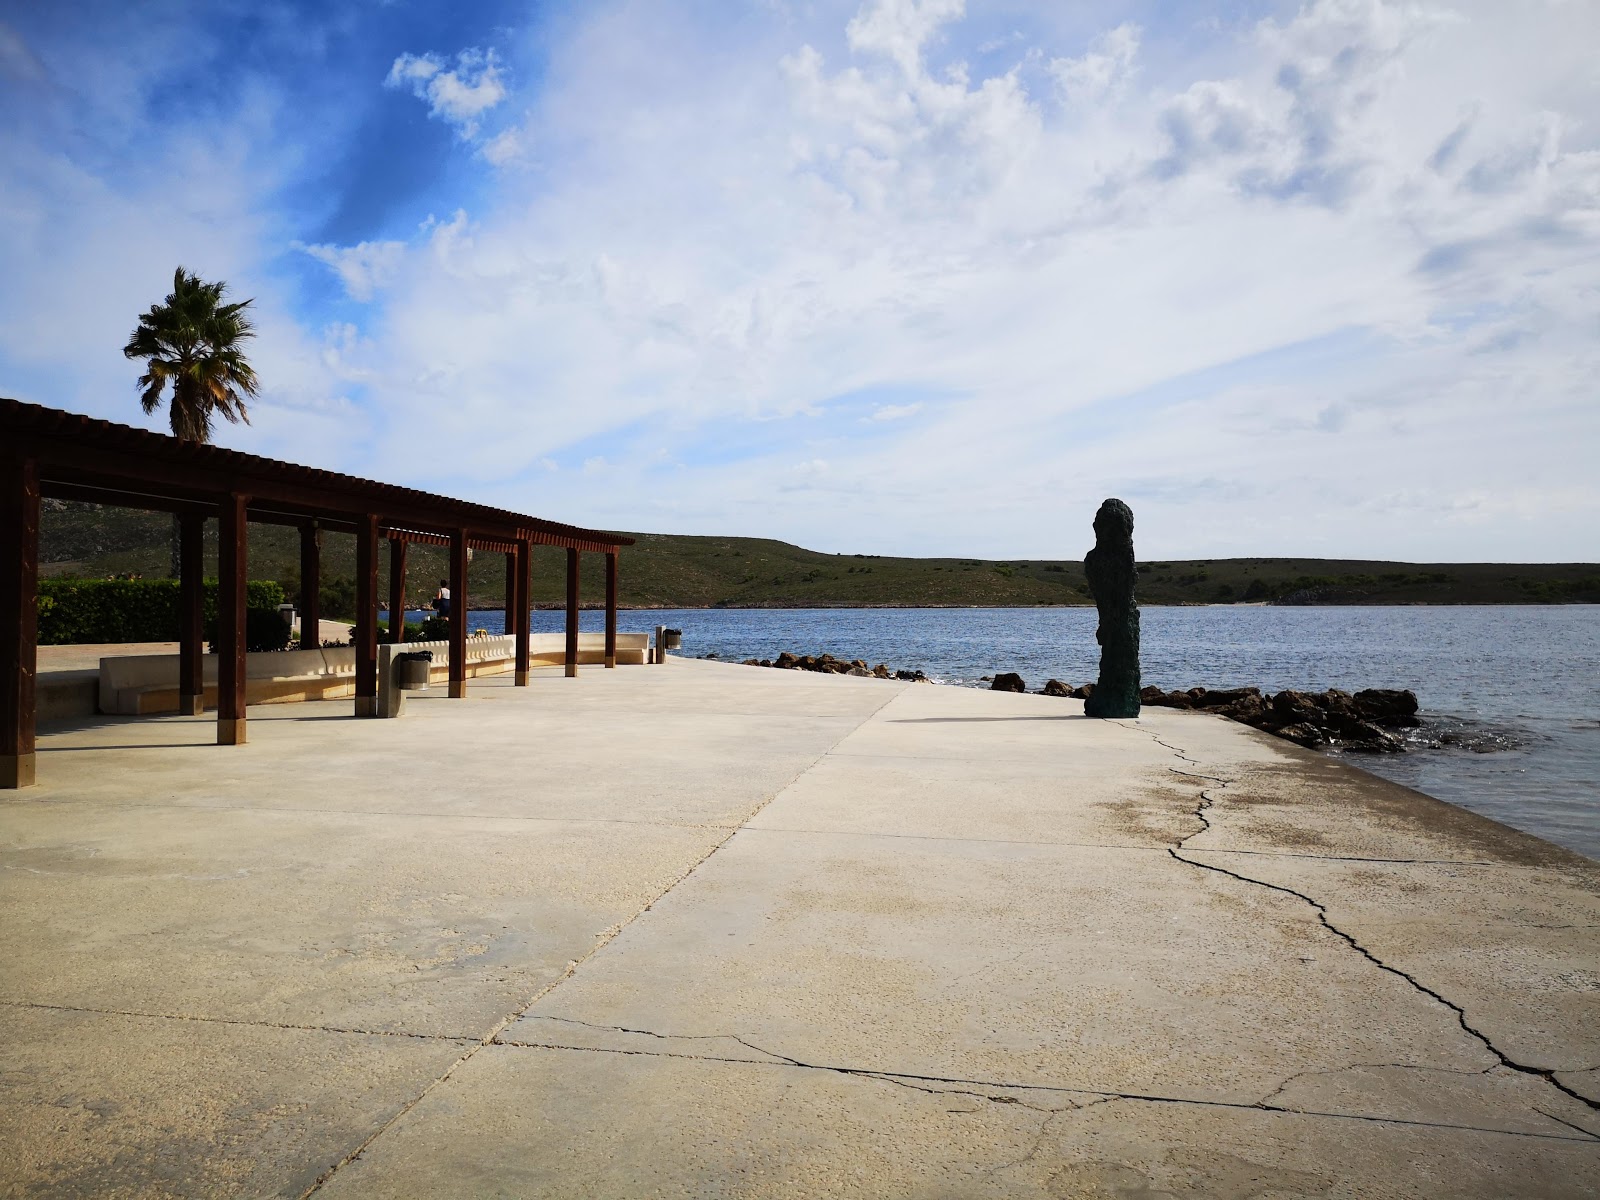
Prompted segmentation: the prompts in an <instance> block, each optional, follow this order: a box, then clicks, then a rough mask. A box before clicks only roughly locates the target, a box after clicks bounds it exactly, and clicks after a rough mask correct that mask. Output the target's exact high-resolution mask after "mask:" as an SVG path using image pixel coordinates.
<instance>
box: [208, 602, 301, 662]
mask: <svg viewBox="0 0 1600 1200" xmlns="http://www.w3.org/2000/svg"><path fill="white" fill-rule="evenodd" d="M206 641H207V642H208V643H209V644H210V651H211V653H212V654H216V653H217V649H218V647H217V622H216V621H215V619H213V620H211V621H208V622H207V623H206ZM244 648H245V649H246V650H247V651H249V652H250V653H251V654H261V653H264V652H273V651H277V650H287V649H288V648H289V623H288V622H287V621H285V620H284V619H283V615H282V614H281V613H279V612H278V610H277V609H276V608H247V609H245V610H244Z"/></svg>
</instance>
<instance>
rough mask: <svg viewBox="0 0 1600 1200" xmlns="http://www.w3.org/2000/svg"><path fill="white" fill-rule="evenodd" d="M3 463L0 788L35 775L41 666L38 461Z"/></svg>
mask: <svg viewBox="0 0 1600 1200" xmlns="http://www.w3.org/2000/svg"><path fill="white" fill-rule="evenodd" d="M8 457H9V459H10V460H9V461H8V462H5V463H4V465H3V470H4V472H5V476H4V480H3V482H0V486H3V488H4V491H5V494H4V495H3V496H0V563H5V564H11V563H15V564H16V570H15V572H13V571H11V570H9V569H7V570H5V571H0V580H3V582H0V788H24V787H28V786H30V785H31V784H32V783H33V780H34V744H35V743H34V726H35V723H36V720H37V718H38V709H37V702H38V701H37V695H38V692H37V687H38V685H37V679H36V674H37V671H38V666H39V600H38V596H39V463H38V461H37V460H36V459H32V458H23V457H21V456H20V455H18V456H16V457H10V456H8Z"/></svg>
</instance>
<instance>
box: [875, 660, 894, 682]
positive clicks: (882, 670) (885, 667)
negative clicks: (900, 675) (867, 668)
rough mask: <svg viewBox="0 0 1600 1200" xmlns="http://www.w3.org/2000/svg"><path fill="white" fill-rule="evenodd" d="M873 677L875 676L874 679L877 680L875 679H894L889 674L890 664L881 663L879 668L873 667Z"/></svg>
mask: <svg viewBox="0 0 1600 1200" xmlns="http://www.w3.org/2000/svg"><path fill="white" fill-rule="evenodd" d="M872 675H873V678H875V679H890V678H893V677H892V676H891V675H890V674H889V664H888V663H879V664H878V665H877V666H875V667H873V668H872Z"/></svg>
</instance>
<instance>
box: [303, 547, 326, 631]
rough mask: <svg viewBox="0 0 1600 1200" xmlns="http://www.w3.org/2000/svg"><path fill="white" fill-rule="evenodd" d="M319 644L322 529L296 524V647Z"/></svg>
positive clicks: (320, 626)
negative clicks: (298, 622)
mask: <svg viewBox="0 0 1600 1200" xmlns="http://www.w3.org/2000/svg"><path fill="white" fill-rule="evenodd" d="M321 646H322V530H321V529H320V528H319V527H318V526H317V523H316V522H315V521H313V522H311V523H310V524H309V525H302V526H300V649H302V650H316V649H319V648H320V647H321Z"/></svg>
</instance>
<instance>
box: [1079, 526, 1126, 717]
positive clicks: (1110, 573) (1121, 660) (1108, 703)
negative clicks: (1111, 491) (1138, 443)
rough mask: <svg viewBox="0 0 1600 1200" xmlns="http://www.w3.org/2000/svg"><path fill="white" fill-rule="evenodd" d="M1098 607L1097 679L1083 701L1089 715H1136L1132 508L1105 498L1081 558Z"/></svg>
mask: <svg viewBox="0 0 1600 1200" xmlns="http://www.w3.org/2000/svg"><path fill="white" fill-rule="evenodd" d="M1083 571H1084V574H1085V575H1086V576H1087V577H1088V581H1089V592H1090V594H1091V595H1093V596H1094V603H1095V608H1096V609H1098V610H1099V614H1100V623H1099V625H1098V626H1097V627H1096V628H1095V631H1094V637H1095V641H1097V642H1099V643H1100V679H1099V682H1098V683H1097V684H1096V685H1095V690H1094V694H1093V695H1092V696H1090V697H1089V699H1088V700H1087V701H1085V702H1084V706H1083V711H1084V713H1085V714H1086V715H1088V716H1091V717H1112V718H1115V717H1137V716H1138V715H1139V602H1138V600H1137V599H1136V598H1135V597H1134V592H1133V585H1134V581H1135V579H1137V575H1136V573H1135V571H1134V564H1133V510H1132V509H1130V508H1129V507H1128V506H1127V505H1126V504H1124V503H1123V502H1122V501H1121V500H1107V501H1105V503H1103V504H1101V505H1100V511H1098V512H1097V513H1095V515H1094V549H1093V550H1091V551H1089V554H1088V556H1087V557H1086V558H1085V559H1084V560H1083Z"/></svg>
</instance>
